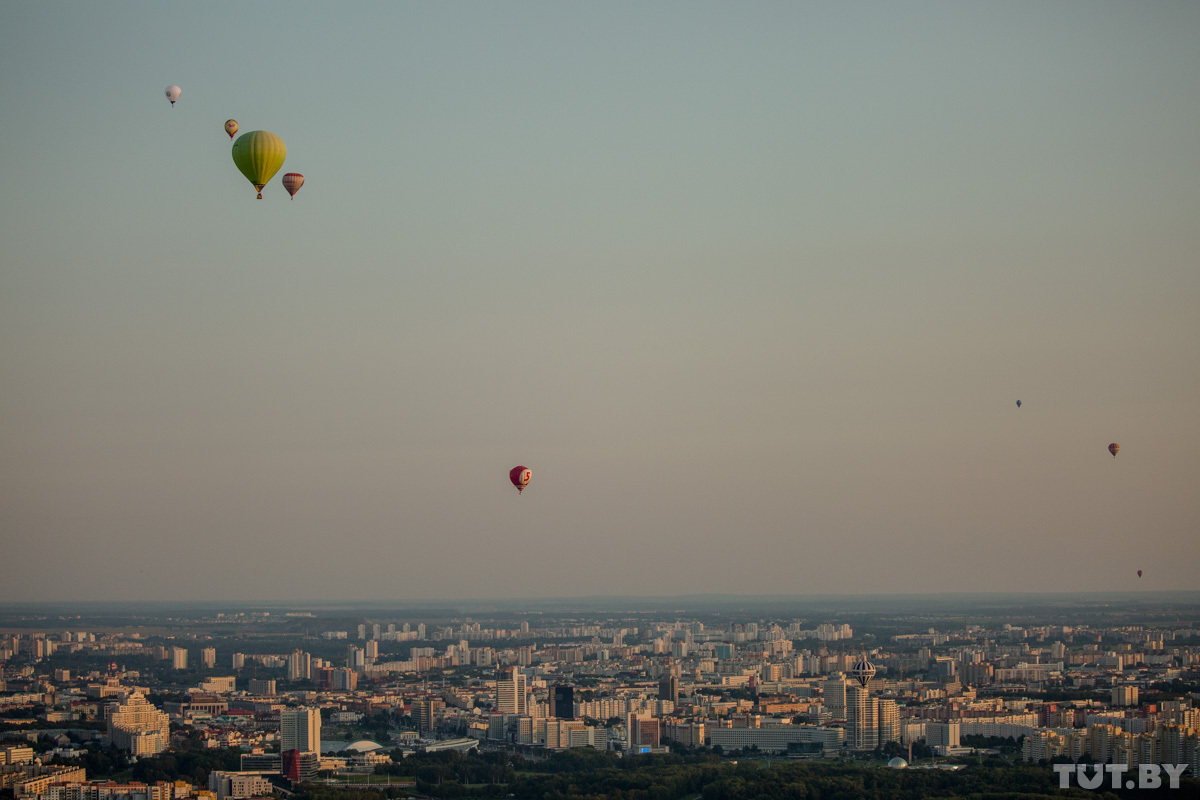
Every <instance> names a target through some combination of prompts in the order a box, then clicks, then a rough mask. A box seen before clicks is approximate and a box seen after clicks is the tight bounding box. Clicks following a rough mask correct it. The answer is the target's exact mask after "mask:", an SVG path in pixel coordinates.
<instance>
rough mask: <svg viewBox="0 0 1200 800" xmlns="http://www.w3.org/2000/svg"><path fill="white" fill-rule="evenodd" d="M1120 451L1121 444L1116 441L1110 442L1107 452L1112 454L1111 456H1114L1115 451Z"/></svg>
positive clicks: (1115, 454)
mask: <svg viewBox="0 0 1200 800" xmlns="http://www.w3.org/2000/svg"><path fill="white" fill-rule="evenodd" d="M1120 451H1121V445H1119V444H1117V443H1116V442H1113V443H1112V444H1110V445H1109V446H1108V452H1110V453H1112V454H1113V458H1116V457H1117V453H1119V452H1120Z"/></svg>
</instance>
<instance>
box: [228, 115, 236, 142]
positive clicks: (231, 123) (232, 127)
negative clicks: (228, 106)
mask: <svg viewBox="0 0 1200 800" xmlns="http://www.w3.org/2000/svg"><path fill="white" fill-rule="evenodd" d="M225 132H226V133H228V134H229V138H230V139H232V138H233V135H234V134H235V133H237V120H236V119H227V120H225Z"/></svg>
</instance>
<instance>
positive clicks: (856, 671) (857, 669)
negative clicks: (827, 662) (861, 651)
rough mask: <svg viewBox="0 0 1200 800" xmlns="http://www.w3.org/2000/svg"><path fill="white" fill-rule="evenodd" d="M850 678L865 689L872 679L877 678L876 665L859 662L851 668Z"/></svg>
mask: <svg viewBox="0 0 1200 800" xmlns="http://www.w3.org/2000/svg"><path fill="white" fill-rule="evenodd" d="M850 676H851V677H853V678H855V679H856V680H857V681H858V682H859V683H860V684H862V686H863V688H864V689H865V688H866V687H867V684H868V683H869V682H870V681H871V678H874V677H875V665H874V664H872V663H871V662H870V661H866V660H863V661H859V662H858V663H857V664H855V665H854V666H853V667H851V668H850Z"/></svg>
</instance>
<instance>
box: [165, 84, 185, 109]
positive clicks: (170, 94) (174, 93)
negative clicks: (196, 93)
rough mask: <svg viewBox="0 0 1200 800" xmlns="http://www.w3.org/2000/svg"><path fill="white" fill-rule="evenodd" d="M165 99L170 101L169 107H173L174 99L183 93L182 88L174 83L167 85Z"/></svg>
mask: <svg viewBox="0 0 1200 800" xmlns="http://www.w3.org/2000/svg"><path fill="white" fill-rule="evenodd" d="M166 94H167V99H168V100H170V101H171V107H172V108H174V107H175V101H176V100H178V99H179V95H181V94H183V89H180V88H179V87H178V86H176V85H175V84H171V85H170V86H168V87H167V92H166Z"/></svg>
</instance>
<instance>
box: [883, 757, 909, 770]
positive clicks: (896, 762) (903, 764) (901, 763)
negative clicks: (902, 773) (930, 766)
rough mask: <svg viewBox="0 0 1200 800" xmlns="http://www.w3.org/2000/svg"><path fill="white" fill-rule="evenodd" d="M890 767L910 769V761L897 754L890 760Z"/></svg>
mask: <svg viewBox="0 0 1200 800" xmlns="http://www.w3.org/2000/svg"><path fill="white" fill-rule="evenodd" d="M888 769H908V762H907V761H905V760H904V759H903V758H901V757H900V756H896V757H895V758H893V759H892V760H891V761H889V762H888Z"/></svg>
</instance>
